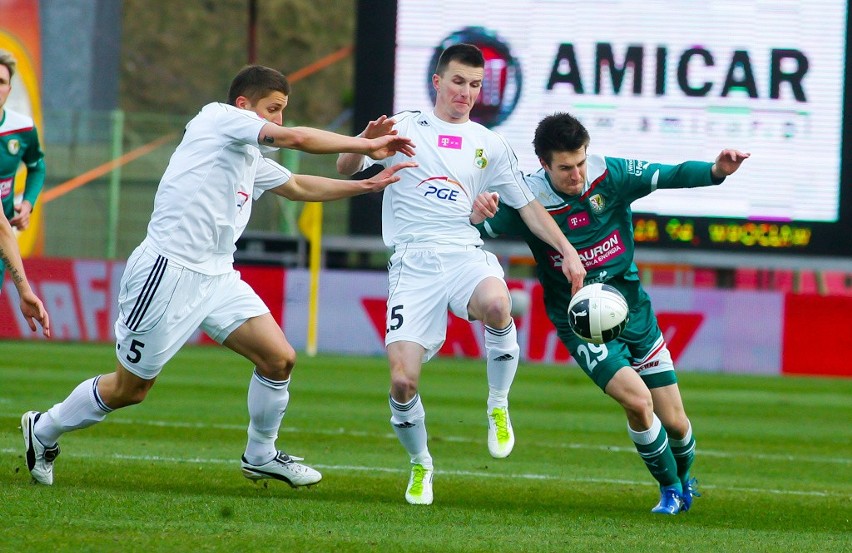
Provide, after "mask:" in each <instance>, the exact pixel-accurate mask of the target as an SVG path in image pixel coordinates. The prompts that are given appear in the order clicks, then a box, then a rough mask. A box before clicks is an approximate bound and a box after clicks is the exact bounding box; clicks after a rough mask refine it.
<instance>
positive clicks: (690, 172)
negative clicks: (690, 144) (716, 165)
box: [651, 161, 725, 188]
mask: <svg viewBox="0 0 852 553" xmlns="http://www.w3.org/2000/svg"><path fill="white" fill-rule="evenodd" d="M654 165H655V164H652V165H651V167H654ZM711 167H713V164H712V163H708V162H706V161H684V162H683V163H680V164H678V165H662V164H659V165H656V168H658V169H659V170H660V175H659V179H658V181H657V188H696V187H698V186H713V185H715V184H722V181H724V180H725V179H718V180H717V179H714V178H713V175H712V174H711V172H710V168H711Z"/></svg>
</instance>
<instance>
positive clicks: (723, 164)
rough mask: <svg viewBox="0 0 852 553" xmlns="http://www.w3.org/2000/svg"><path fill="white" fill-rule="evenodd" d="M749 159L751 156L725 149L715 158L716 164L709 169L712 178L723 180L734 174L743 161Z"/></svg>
mask: <svg viewBox="0 0 852 553" xmlns="http://www.w3.org/2000/svg"><path fill="white" fill-rule="evenodd" d="M749 157H751V154H748V153H743V152H740V151H739V150H733V149H725V150H722V152H721V153H720V154H719V155H718V156H717V157H716V162H715V163H713V167H711V168H710V172H711V173H712V174H713V177H715V178H717V179H723V178H725V177H727V176H728V175H732V174H734V172H736V170H737V169H739V168H740V165H742V164H743V161H745V160H747V159H748V158H749Z"/></svg>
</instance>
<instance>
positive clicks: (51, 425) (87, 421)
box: [33, 376, 112, 447]
mask: <svg viewBox="0 0 852 553" xmlns="http://www.w3.org/2000/svg"><path fill="white" fill-rule="evenodd" d="M100 378H101V377H100V376H96V377H95V378H90V379H89V380H86V381H83V382H81V383H80V384H78V385H77V387H76V388H74V389H73V390H72V391H71V393H70V394H69V395H68V397H67V398H65V401H63V402H62V403H57V404H56V405H54V406H53V407H51V408H50V409H48V411H47V413H44V414H42V415H41V416H40V417H39V418H38V421H36V423H35V426H34V427H33V433H34V434H35V437H36V438H37V439H38V441H40V442H41V443H42V445H45V446H47V447H50V446H52V445H53V444H55V443H56V441H57V440H58V439H59V436H61V435H63V434H65V433H66V432H70V431H72V430H79V429H80V428H86V427H89V426H92V425H93V424H97V423H99V422H101V421H102V420H104V418H105V417H106V416H107V414H109V413H111V412H112V409H110V408H109V407H107V406H106V403H104V402H103V400H102V399H101V396H100V394H98V380H100Z"/></svg>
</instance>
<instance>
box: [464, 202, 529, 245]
mask: <svg viewBox="0 0 852 553" xmlns="http://www.w3.org/2000/svg"><path fill="white" fill-rule="evenodd" d="M476 229H477V230H478V231H479V235H480V236H481V237H482V238H496V237H498V236H521V234H522V233H523V231H524V230H525V229H526V225H525V224H524V220H523V219H521V216H520V214H519V213H518V211H517V210H516V209H515V208H512V207H509V206H508V205H506V204H504V203H503V202H500V203H499V204H498V207H497V214H496V215H494V217H492V218H490V219H486V220H485V221H483V222H482V223H479V224H478V225H476Z"/></svg>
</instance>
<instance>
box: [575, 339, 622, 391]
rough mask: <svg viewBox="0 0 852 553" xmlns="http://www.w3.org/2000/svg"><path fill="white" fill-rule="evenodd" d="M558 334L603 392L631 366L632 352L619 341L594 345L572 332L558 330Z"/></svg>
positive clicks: (584, 370)
mask: <svg viewBox="0 0 852 553" xmlns="http://www.w3.org/2000/svg"><path fill="white" fill-rule="evenodd" d="M558 334H559V339H560V340H562V343H563V344H565V347H567V348H568V351H570V352H571V356H572V357H573V358H574V361H576V362H577V364H578V365H579V366H580V368H581V369H583V372H584V373H586V375H587V376H588V377H589V378H591V379H592V381H594V383H595V384H597V385H598V387H599V388H600V389H601V390H606V388H607V385H608V384H609V382H610V380H612V378H613V376H615V374H616V373H617V372H618V371H619V370H621V369H622V368H623V367H629V366H630V351H629V350H628V349H627V346H626V345H625V344H624V343H622V342H620V341H618V340H614V341H612V342H606V343H603V344H592V343H589V342H586V341H585V340H581V339H580V338H579V337H577V335H575V334H574V333H573V332H571V331H570V330H567V331H565V330H559V329H558Z"/></svg>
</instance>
